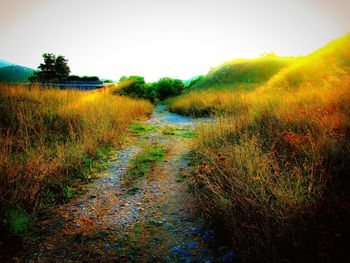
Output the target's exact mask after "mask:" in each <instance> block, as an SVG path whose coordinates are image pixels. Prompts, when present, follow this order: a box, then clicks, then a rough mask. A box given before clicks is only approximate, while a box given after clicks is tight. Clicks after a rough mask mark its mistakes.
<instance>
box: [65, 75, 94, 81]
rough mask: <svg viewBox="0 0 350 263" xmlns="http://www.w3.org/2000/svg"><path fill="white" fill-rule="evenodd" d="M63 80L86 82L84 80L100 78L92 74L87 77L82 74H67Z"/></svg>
mask: <svg viewBox="0 0 350 263" xmlns="http://www.w3.org/2000/svg"><path fill="white" fill-rule="evenodd" d="M63 81H64V82H74V81H82V82H86V81H100V79H99V78H98V77H96V76H92V77H89V76H83V77H80V76H76V75H71V76H68V77H66V78H64V79H63Z"/></svg>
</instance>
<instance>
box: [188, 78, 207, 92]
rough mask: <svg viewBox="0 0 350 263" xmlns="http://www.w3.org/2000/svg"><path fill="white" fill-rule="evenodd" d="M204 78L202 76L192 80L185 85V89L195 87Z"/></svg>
mask: <svg viewBox="0 0 350 263" xmlns="http://www.w3.org/2000/svg"><path fill="white" fill-rule="evenodd" d="M204 78H205V76H203V75H200V76H197V77H194V78H192V79H191V80H190V81H189V83H188V85H186V89H191V88H192V87H193V86H194V85H196V84H197V83H199V82H200V81H202V80H203V79H204Z"/></svg>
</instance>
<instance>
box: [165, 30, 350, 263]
mask: <svg viewBox="0 0 350 263" xmlns="http://www.w3.org/2000/svg"><path fill="white" fill-rule="evenodd" d="M349 47H350V34H348V35H346V36H344V37H343V38H340V39H338V40H336V41H334V42H332V43H330V44H329V45H328V46H326V47H325V48H323V49H320V50H318V51H317V52H315V53H313V54H311V55H309V56H306V57H304V58H300V59H299V60H298V62H296V63H294V64H292V65H291V66H290V67H287V68H285V69H283V70H282V71H281V72H279V73H278V74H276V75H275V76H273V77H272V78H271V79H270V80H269V81H268V82H267V83H264V84H261V86H260V87H258V88H256V89H255V90H250V91H247V90H244V89H241V90H225V91H222V90H200V91H193V92H191V93H189V94H185V95H182V96H180V97H179V98H176V99H174V100H172V101H170V105H169V108H170V109H171V110H172V111H174V112H179V113H182V114H187V115H192V116H203V115H204V116H206V115H217V116H218V115H219V116H222V118H220V120H219V122H218V123H217V124H216V125H210V126H204V127H203V128H202V130H201V132H200V134H199V137H198V139H197V140H196V144H195V147H194V149H193V161H194V162H195V163H197V165H195V167H194V169H193V171H192V176H191V177H190V184H191V186H192V189H193V191H194V193H195V195H196V197H197V199H198V201H199V205H200V206H201V209H202V211H203V212H204V214H205V215H206V216H207V218H209V219H210V220H211V222H212V223H213V224H215V225H216V226H217V227H218V229H219V230H221V233H222V234H223V236H224V237H225V238H226V239H228V241H229V242H230V243H231V244H232V247H233V248H234V249H237V250H239V251H240V253H241V256H242V258H243V259H245V260H247V261H254V260H257V259H261V258H264V259H268V260H266V261H269V262H272V261H275V262H281V261H283V260H282V259H283V258H284V257H285V258H287V259H288V260H292V261H295V262H300V261H305V260H307V259H311V258H313V259H315V258H314V257H315V256H319V255H323V256H324V257H331V251H332V250H333V249H335V248H334V246H335V245H334V244H335V243H336V242H340V241H339V240H342V241H341V242H346V238H345V237H343V236H342V235H344V233H346V228H347V226H346V223H345V222H346V221H347V220H348V217H347V216H345V215H344V214H346V213H348V212H349V210H348V209H347V208H345V207H350V206H349V198H348V197H349V196H350V194H349V189H350V188H349V186H350V183H349V182H350V181H349V177H348V174H350V165H349V164H350V157H349V156H350V132H349V131H350V89H349V87H350V67H349V66H350V48H349ZM344 209H345V210H347V212H345V211H344ZM329 217H332V218H334V220H333V221H332V223H330V221H329ZM334 233H342V234H341V237H340V238H339V237H338V240H335V239H337V238H335V237H334ZM344 236H346V235H344ZM333 256H334V255H333Z"/></svg>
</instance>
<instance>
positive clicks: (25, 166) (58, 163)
mask: <svg viewBox="0 0 350 263" xmlns="http://www.w3.org/2000/svg"><path fill="white" fill-rule="evenodd" d="M117 88H118V87H114V89H117ZM110 89H113V88H110ZM0 112H1V116H0V133H1V137H0V185H1V187H0V205H1V209H0V212H1V214H2V215H4V214H6V213H7V212H6V211H10V212H8V215H9V216H8V218H10V220H9V221H13V222H8V223H9V224H10V225H11V227H14V229H13V230H14V231H15V232H21V231H22V230H23V227H21V222H16V220H17V219H18V218H21V217H22V219H23V218H25V216H23V215H24V214H25V213H30V214H35V213H36V212H37V211H39V210H40V209H41V208H42V207H43V206H47V205H53V204H56V203H59V202H62V201H64V200H67V199H69V198H71V197H72V196H73V195H74V191H73V186H74V182H75V181H76V180H78V179H81V180H84V179H87V178H89V176H90V175H89V173H90V172H91V168H94V167H95V161H96V160H98V159H100V158H101V157H102V156H103V155H104V154H106V152H107V151H108V148H110V147H112V146H118V145H120V144H121V143H122V141H123V138H124V137H125V134H126V132H127V130H128V129H129V127H130V123H131V122H133V121H135V120H137V119H140V118H145V117H147V116H148V115H150V114H151V113H152V105H151V104H150V103H149V102H147V101H144V100H134V99H130V98H127V97H120V96H114V95H112V94H111V92H109V91H108V90H100V91H98V90H96V91H89V92H84V91H75V90H59V89H48V88H39V87H30V88H29V87H26V86H10V85H2V86H1V87H0ZM23 208H26V211H22V210H23ZM16 215H17V216H16ZM21 215H22V216H21ZM11 218H12V219H11ZM16 218H17V219H16ZM24 220H25V219H24ZM17 221H18V220H17ZM19 221H21V220H19ZM22 221H23V220H22ZM16 225H17V226H16ZM18 225H19V227H18ZM16 227H17V228H18V229H17V228H16ZM15 228H16V229H15Z"/></svg>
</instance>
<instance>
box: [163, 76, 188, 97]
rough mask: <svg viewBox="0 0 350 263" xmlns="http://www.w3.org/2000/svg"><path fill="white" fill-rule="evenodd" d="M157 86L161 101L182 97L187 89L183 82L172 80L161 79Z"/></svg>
mask: <svg viewBox="0 0 350 263" xmlns="http://www.w3.org/2000/svg"><path fill="white" fill-rule="evenodd" d="M156 85H157V92H158V98H159V99H160V100H164V99H165V98H167V97H174V96H178V95H180V94H181V93H182V91H183V90H184V87H185V85H184V83H183V81H182V80H179V79H172V78H161V79H160V80H159V81H158V82H157V84H156Z"/></svg>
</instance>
